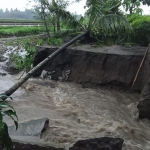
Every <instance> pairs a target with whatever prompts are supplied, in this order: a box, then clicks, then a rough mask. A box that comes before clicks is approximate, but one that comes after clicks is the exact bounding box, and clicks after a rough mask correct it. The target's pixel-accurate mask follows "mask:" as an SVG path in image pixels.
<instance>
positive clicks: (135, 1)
mask: <svg viewBox="0 0 150 150" xmlns="http://www.w3.org/2000/svg"><path fill="white" fill-rule="evenodd" d="M141 3H142V4H143V5H150V0H123V2H122V5H123V7H124V8H125V10H126V12H127V11H129V13H130V14H132V13H142V9H141V8H140V6H141Z"/></svg>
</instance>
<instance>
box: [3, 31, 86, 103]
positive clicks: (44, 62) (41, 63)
mask: <svg viewBox="0 0 150 150" xmlns="http://www.w3.org/2000/svg"><path fill="white" fill-rule="evenodd" d="M87 33H88V31H85V32H83V33H82V34H80V35H78V36H76V37H75V38H73V39H72V40H70V41H69V42H67V43H66V44H64V45H63V46H61V47H60V48H59V49H57V50H56V51H55V52H54V53H52V54H51V55H50V56H48V57H47V58H46V59H44V60H43V61H42V62H40V63H39V64H38V65H37V66H36V67H34V68H33V69H32V70H30V71H29V72H28V73H27V74H26V75H25V76H24V77H23V78H21V79H20V80H19V81H18V82H17V83H15V84H14V85H13V86H12V87H10V88H9V89H8V90H7V91H5V92H4V93H3V94H4V95H7V96H10V95H11V94H13V93H14V92H15V91H16V90H17V89H18V88H19V87H20V86H21V85H22V84H23V83H24V82H26V81H27V80H28V79H29V78H30V77H31V76H32V75H33V74H34V73H35V72H36V71H37V70H39V69H40V68H41V67H42V66H44V65H45V64H46V63H47V62H49V61H50V60H52V59H53V58H54V57H56V56H57V55H58V54H59V53H60V52H61V51H63V50H64V49H65V48H67V47H68V46H70V45H71V44H73V43H74V42H76V41H77V40H79V39H80V38H82V37H84V36H85V35H86V34H87ZM3 100H5V98H4V99H3Z"/></svg>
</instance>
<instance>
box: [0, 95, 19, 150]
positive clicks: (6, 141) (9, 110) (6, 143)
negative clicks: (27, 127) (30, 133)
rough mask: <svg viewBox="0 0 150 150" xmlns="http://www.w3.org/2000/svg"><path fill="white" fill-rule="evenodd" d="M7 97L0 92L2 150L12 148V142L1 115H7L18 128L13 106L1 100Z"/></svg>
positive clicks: (10, 149) (0, 142) (0, 140)
mask: <svg viewBox="0 0 150 150" xmlns="http://www.w3.org/2000/svg"><path fill="white" fill-rule="evenodd" d="M6 98H8V97H7V96H6V95H2V94H0V144H1V146H2V149H4V150H12V149H13V143H12V140H11V138H10V136H9V133H8V126H7V124H6V123H5V122H4V120H3V117H4V116H8V117H10V118H11V119H12V120H13V121H14V124H15V125H16V129H17V128H18V122H17V121H18V117H17V114H16V111H15V110H14V108H13V107H12V106H10V105H8V104H7V103H5V102H4V101H3V99H6Z"/></svg>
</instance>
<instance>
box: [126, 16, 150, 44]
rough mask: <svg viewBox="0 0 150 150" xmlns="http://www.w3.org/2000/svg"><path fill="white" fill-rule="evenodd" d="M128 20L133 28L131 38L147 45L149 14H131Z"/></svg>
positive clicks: (148, 39) (149, 31) (149, 39)
mask: <svg viewBox="0 0 150 150" xmlns="http://www.w3.org/2000/svg"><path fill="white" fill-rule="evenodd" d="M128 20H129V22H130V23H131V26H132V27H133V29H134V36H133V38H132V40H133V41H134V42H136V43H139V44H141V45H142V46H147V45H148V44H149V42H150V16H142V15H131V16H130V17H129V18H128Z"/></svg>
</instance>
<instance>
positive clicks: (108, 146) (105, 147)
mask: <svg viewBox="0 0 150 150" xmlns="http://www.w3.org/2000/svg"><path fill="white" fill-rule="evenodd" d="M123 142H124V141H123V139H120V138H109V137H102V138H95V139H88V140H80V141H78V142H77V143H75V144H74V145H73V147H71V148H70V150H122V144H123Z"/></svg>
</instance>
